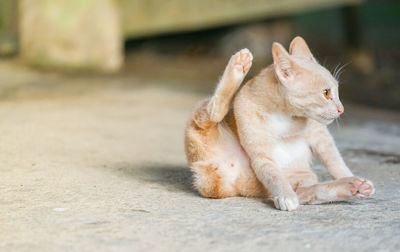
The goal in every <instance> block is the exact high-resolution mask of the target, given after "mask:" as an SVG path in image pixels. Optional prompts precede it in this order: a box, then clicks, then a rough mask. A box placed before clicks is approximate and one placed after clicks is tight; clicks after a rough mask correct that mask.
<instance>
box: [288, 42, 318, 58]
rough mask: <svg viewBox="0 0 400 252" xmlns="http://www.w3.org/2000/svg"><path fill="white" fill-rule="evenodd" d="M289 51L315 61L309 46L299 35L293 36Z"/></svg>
mask: <svg viewBox="0 0 400 252" xmlns="http://www.w3.org/2000/svg"><path fill="white" fill-rule="evenodd" d="M289 53H290V54H291V55H296V56H301V57H305V58H307V59H310V60H313V61H316V60H315V59H314V56H313V55H312V53H311V51H310V48H308V45H307V43H306V41H305V40H304V39H303V38H302V37H300V36H297V37H295V38H294V39H293V40H292V42H290V46H289Z"/></svg>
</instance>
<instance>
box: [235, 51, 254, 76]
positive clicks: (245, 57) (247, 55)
mask: <svg viewBox="0 0 400 252" xmlns="http://www.w3.org/2000/svg"><path fill="white" fill-rule="evenodd" d="M252 61H253V55H252V54H251V52H250V50H249V49H247V48H244V49H242V50H240V51H238V52H237V53H235V54H234V55H233V56H232V58H231V61H230V67H231V70H232V72H233V75H234V78H235V79H238V80H243V79H244V77H245V76H246V74H247V73H248V72H249V70H250V67H251V65H252Z"/></svg>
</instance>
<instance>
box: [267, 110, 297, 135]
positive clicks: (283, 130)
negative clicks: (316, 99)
mask: <svg viewBox="0 0 400 252" xmlns="http://www.w3.org/2000/svg"><path fill="white" fill-rule="evenodd" d="M267 123H268V129H269V130H270V131H271V133H272V134H273V135H274V136H277V137H279V136H282V135H285V134H287V133H288V132H289V130H290V126H291V123H292V118H291V117H290V116H288V115H283V114H271V115H268V116H267Z"/></svg>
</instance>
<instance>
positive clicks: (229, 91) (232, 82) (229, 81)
mask: <svg viewBox="0 0 400 252" xmlns="http://www.w3.org/2000/svg"><path fill="white" fill-rule="evenodd" d="M252 60H253V55H252V54H251V52H250V51H249V49H247V48H245V49H242V50H240V51H238V52H237V53H235V54H234V55H233V56H232V57H231V58H230V60H229V62H228V65H227V66H226V68H225V70H224V73H223V75H222V77H221V80H220V81H219V83H218V85H217V88H216V90H215V92H214V95H213V96H212V97H211V99H209V100H208V101H207V104H205V105H206V106H205V107H204V109H202V108H200V109H198V111H199V113H201V115H199V116H198V117H197V118H195V120H196V122H197V124H198V125H199V126H200V127H202V125H203V124H204V126H205V127H207V126H208V127H209V126H213V125H215V123H218V122H221V121H222V120H223V119H224V117H225V115H226V114H227V113H228V111H229V107H230V105H231V102H232V98H233V96H234V94H235V93H236V91H237V90H238V88H239V86H240V84H241V83H242V82H243V80H244V77H245V76H246V74H247V73H248V72H249V70H250V67H251V64H252ZM202 106H204V104H203V105H202Z"/></svg>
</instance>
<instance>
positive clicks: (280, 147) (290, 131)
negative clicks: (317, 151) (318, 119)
mask: <svg viewBox="0 0 400 252" xmlns="http://www.w3.org/2000/svg"><path fill="white" fill-rule="evenodd" d="M267 118H268V119H267V123H268V125H267V127H268V130H269V132H270V134H271V135H272V136H273V137H274V141H275V145H274V148H273V150H272V158H273V159H274V161H275V163H276V164H277V165H278V167H280V168H288V167H293V165H298V166H305V165H308V163H309V160H310V158H311V151H310V148H309V145H308V143H307V142H306V141H305V139H304V138H303V137H302V136H301V134H299V133H300V132H301V131H299V129H302V127H300V128H297V127H295V126H296V122H295V121H294V120H293V119H292V117H290V116H288V115H284V114H271V115H268V116H267ZM286 137H291V138H290V139H285V138H286Z"/></svg>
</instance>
